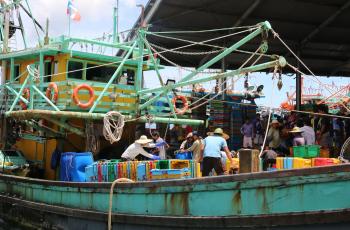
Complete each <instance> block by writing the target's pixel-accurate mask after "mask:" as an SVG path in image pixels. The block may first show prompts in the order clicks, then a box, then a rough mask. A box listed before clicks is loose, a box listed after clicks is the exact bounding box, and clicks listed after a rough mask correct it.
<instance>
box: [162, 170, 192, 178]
mask: <svg viewBox="0 0 350 230" xmlns="http://www.w3.org/2000/svg"><path fill="white" fill-rule="evenodd" d="M187 172H188V173H189V170H188V169H187ZM166 173H167V179H181V178H183V177H184V172H183V170H182V169H168V170H166Z"/></svg>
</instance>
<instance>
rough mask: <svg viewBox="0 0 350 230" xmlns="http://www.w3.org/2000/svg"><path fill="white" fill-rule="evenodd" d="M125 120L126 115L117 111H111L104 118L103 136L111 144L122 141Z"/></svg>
mask: <svg viewBox="0 0 350 230" xmlns="http://www.w3.org/2000/svg"><path fill="white" fill-rule="evenodd" d="M124 118H125V117H124V115H122V114H121V113H119V112H117V111H110V112H108V113H106V115H105V116H104V117H103V136H104V137H105V139H106V140H107V141H109V142H110V143H111V144H113V143H115V142H118V141H119V140H120V139H121V137H122V134H123V128H124V125H125V121H124Z"/></svg>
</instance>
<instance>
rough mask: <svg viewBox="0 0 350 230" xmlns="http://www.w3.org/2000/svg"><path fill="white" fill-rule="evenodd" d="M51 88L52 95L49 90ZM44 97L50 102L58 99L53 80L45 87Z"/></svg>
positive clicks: (55, 101)
mask: <svg viewBox="0 0 350 230" xmlns="http://www.w3.org/2000/svg"><path fill="white" fill-rule="evenodd" d="M52 90H53V96H52V95H51V91H52ZM46 97H47V98H49V100H50V101H52V103H54V104H56V103H57V100H58V86H57V84H56V83H55V82H51V83H50V84H49V85H48V86H47V89H46Z"/></svg>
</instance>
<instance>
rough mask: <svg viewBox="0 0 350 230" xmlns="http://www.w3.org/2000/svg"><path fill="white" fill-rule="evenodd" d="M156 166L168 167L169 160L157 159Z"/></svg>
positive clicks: (160, 167) (158, 167)
mask: <svg viewBox="0 0 350 230" xmlns="http://www.w3.org/2000/svg"><path fill="white" fill-rule="evenodd" d="M156 168H157V169H169V168H170V165H169V160H159V161H157V163H156Z"/></svg>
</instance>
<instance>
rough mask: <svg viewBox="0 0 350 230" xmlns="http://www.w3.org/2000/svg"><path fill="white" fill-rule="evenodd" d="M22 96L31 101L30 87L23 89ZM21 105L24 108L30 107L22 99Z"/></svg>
mask: <svg viewBox="0 0 350 230" xmlns="http://www.w3.org/2000/svg"><path fill="white" fill-rule="evenodd" d="M22 96H23V97H24V98H25V99H26V100H27V101H29V98H30V90H29V88H25V89H23V92H22ZM19 105H20V106H21V107H22V109H23V110H26V109H27V108H28V106H27V104H26V103H24V101H22V100H21V99H19Z"/></svg>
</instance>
